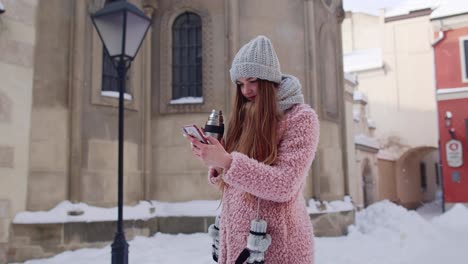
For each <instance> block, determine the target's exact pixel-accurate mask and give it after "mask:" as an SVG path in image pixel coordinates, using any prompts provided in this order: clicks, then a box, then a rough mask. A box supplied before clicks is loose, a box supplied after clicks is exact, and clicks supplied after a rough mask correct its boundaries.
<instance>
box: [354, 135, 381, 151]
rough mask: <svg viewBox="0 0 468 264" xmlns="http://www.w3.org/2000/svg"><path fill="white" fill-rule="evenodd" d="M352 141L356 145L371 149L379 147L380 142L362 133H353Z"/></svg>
mask: <svg viewBox="0 0 468 264" xmlns="http://www.w3.org/2000/svg"><path fill="white" fill-rule="evenodd" d="M354 143H355V144H356V145H361V146H365V147H369V148H373V149H380V144H379V142H378V141H377V139H375V138H371V137H368V136H366V135H363V134H359V135H355V136H354Z"/></svg>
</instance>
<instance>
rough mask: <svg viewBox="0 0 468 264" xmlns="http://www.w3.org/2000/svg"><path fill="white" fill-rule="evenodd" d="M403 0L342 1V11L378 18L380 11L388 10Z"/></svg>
mask: <svg viewBox="0 0 468 264" xmlns="http://www.w3.org/2000/svg"><path fill="white" fill-rule="evenodd" d="M403 1H404V0H344V1H343V9H344V10H345V11H347V12H353V13H364V14H368V15H373V16H378V15H379V10H380V9H388V8H390V7H392V6H395V5H397V4H399V3H401V2H403Z"/></svg>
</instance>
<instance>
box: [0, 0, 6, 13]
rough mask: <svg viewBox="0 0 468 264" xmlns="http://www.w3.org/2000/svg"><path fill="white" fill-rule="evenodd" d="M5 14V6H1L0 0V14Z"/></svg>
mask: <svg viewBox="0 0 468 264" xmlns="http://www.w3.org/2000/svg"><path fill="white" fill-rule="evenodd" d="M2 12H5V6H4V5H3V3H2V1H1V0H0V13H2Z"/></svg>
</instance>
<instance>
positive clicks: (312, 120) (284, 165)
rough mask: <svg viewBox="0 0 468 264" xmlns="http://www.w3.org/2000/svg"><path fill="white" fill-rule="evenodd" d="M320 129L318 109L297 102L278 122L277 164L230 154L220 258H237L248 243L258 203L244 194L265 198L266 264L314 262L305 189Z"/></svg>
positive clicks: (223, 263) (226, 262) (213, 179)
mask: <svg viewBox="0 0 468 264" xmlns="http://www.w3.org/2000/svg"><path fill="white" fill-rule="evenodd" d="M319 130H320V129H319V122H318V118H317V115H316V114H315V112H314V110H313V109H312V108H311V107H310V106H309V105H306V104H299V105H295V106H293V107H292V108H291V109H290V110H289V111H288V112H286V114H285V116H284V118H283V120H281V121H280V122H279V126H278V135H279V136H278V138H279V142H278V157H277V160H276V161H275V163H274V164H272V165H266V164H264V163H261V162H258V161H257V160H255V159H252V158H249V157H248V156H246V155H244V154H242V153H239V152H232V153H231V155H232V164H231V166H230V167H229V168H228V169H227V170H226V171H225V173H224V175H223V176H222V177H223V180H224V181H225V182H226V184H227V188H226V189H225V191H224V196H223V200H222V212H221V223H220V226H221V227H220V253H219V254H220V256H219V260H218V263H220V264H231V263H234V262H235V261H236V259H237V257H238V256H239V254H240V253H241V251H242V250H243V249H244V248H245V247H246V245H247V236H248V234H249V230H250V222H251V220H253V219H255V218H256V214H257V202H256V199H252V198H249V197H248V196H247V195H245V193H250V194H252V195H253V196H255V197H259V198H260V199H261V200H260V212H259V215H260V218H262V219H264V220H266V221H267V223H268V228H267V233H268V234H270V235H271V237H272V243H271V245H270V247H269V248H268V250H267V251H266V253H265V263H267V264H285V263H294V264H311V263H313V262H314V237H313V230H312V224H311V221H310V218H309V215H308V214H307V208H306V202H305V200H304V197H303V195H302V190H303V187H304V183H305V179H306V176H307V174H308V173H307V172H308V170H309V168H310V166H311V164H312V161H313V159H314V156H315V151H316V149H317V144H318V140H319ZM219 178H220V176H217V175H215V174H213V173H209V181H210V183H212V184H216V183H217V182H218V181H219Z"/></svg>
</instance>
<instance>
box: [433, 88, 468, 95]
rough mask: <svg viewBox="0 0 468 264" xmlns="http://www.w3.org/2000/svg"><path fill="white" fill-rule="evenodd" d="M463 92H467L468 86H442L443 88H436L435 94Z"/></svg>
mask: <svg viewBox="0 0 468 264" xmlns="http://www.w3.org/2000/svg"><path fill="white" fill-rule="evenodd" d="M463 92H468V87H458V88H443V89H438V90H437V94H451V93H463Z"/></svg>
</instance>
